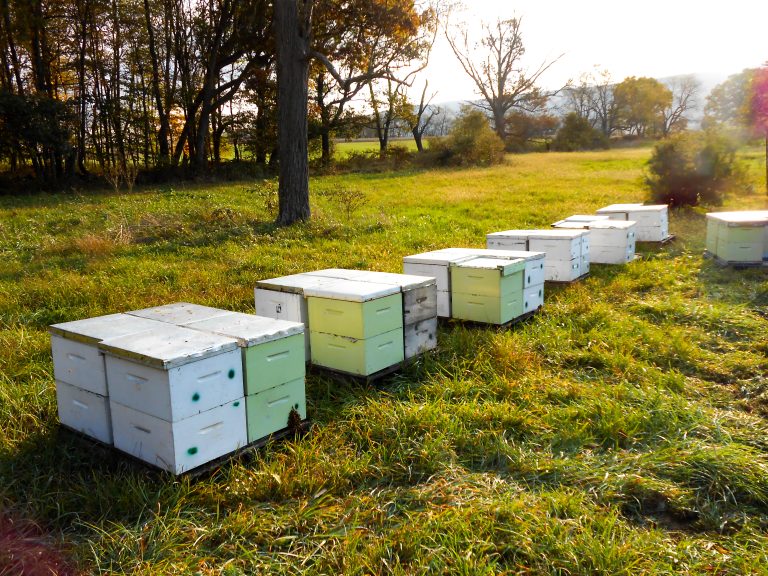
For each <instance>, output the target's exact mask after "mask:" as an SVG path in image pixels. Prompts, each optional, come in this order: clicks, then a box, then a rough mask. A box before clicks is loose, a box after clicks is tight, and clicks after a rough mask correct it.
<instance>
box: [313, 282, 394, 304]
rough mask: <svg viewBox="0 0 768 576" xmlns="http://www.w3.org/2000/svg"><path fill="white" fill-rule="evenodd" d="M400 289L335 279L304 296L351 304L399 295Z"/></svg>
mask: <svg viewBox="0 0 768 576" xmlns="http://www.w3.org/2000/svg"><path fill="white" fill-rule="evenodd" d="M399 293H400V287H399V286H394V285H392V284H377V283H374V282H359V281H357V280H343V279H333V281H332V282H330V283H328V284H323V285H322V286H313V287H311V288H306V289H305V290H304V296H306V297H308V298H309V297H312V296H314V297H316V298H331V299H333V300H347V301H349V302H368V301H369V300H376V299H377V298H384V297H385V296H391V295H392V294H399Z"/></svg>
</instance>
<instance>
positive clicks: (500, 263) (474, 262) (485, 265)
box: [451, 257, 525, 276]
mask: <svg viewBox="0 0 768 576" xmlns="http://www.w3.org/2000/svg"><path fill="white" fill-rule="evenodd" d="M451 266H454V267H457V268H476V269H481V270H499V271H500V272H501V275H502V276H509V275H510V274H514V273H515V272H519V271H520V270H524V269H525V260H524V259H522V258H515V259H507V258H482V257H480V258H472V259H471V260H466V261H464V262H457V263H455V264H451Z"/></svg>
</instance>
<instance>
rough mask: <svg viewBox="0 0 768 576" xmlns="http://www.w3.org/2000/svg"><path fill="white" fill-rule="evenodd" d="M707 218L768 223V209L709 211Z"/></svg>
mask: <svg viewBox="0 0 768 576" xmlns="http://www.w3.org/2000/svg"><path fill="white" fill-rule="evenodd" d="M707 218H710V219H713V220H720V221H722V222H727V223H728V224H755V225H763V224H766V223H768V210H742V211H737V212H709V213H707Z"/></svg>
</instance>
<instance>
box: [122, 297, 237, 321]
mask: <svg viewBox="0 0 768 576" xmlns="http://www.w3.org/2000/svg"><path fill="white" fill-rule="evenodd" d="M230 312H231V311H230V310H221V309H220V308H212V307H211V306H202V305H200V304H190V303H189V302H174V303H173V304H164V305H163V306H154V307H152V308H144V309H142V310H132V311H130V312H126V314H130V315H131V316H138V317H140V318H149V319H150V320H159V321H160V322H166V323H168V324H174V325H176V326H184V325H185V324H189V323H190V322H199V321H200V320H207V319H208V318H215V317H216V316H223V315H225V314H229V313H230Z"/></svg>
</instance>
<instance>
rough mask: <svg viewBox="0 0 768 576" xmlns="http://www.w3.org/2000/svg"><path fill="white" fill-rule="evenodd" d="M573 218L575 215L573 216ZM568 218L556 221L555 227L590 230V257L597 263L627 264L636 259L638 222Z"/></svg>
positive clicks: (605, 217) (604, 218) (591, 260)
mask: <svg viewBox="0 0 768 576" xmlns="http://www.w3.org/2000/svg"><path fill="white" fill-rule="evenodd" d="M571 218H573V217H571ZM571 218H566V219H565V220H561V221H559V222H555V223H554V224H553V225H552V226H554V227H555V228H582V229H586V230H589V259H590V262H591V263H595V264H626V263H628V262H631V261H632V260H634V259H635V241H636V240H635V238H636V236H635V230H636V224H635V223H634V222H630V221H627V220H611V219H610V218H608V217H607V216H604V217H603V218H600V219H596V220H581V219H575V220H573V219H571Z"/></svg>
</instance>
